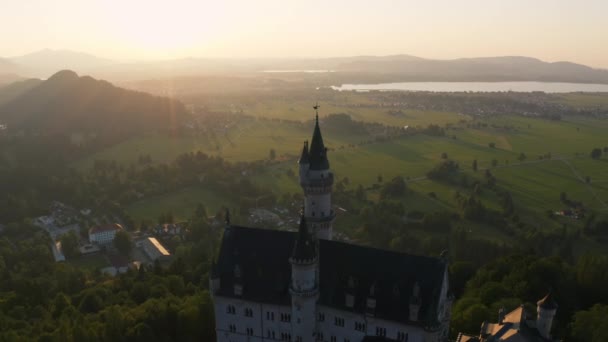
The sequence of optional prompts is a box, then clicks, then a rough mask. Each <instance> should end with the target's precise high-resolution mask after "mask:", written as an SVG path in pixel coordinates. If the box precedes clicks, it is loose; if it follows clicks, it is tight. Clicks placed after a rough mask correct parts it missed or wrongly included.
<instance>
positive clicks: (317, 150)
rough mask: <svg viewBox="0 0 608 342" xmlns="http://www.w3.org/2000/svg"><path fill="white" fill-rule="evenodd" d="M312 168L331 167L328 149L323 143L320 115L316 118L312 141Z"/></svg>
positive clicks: (310, 157)
mask: <svg viewBox="0 0 608 342" xmlns="http://www.w3.org/2000/svg"><path fill="white" fill-rule="evenodd" d="M308 154H309V160H310V169H311V170H327V169H329V160H327V149H326V148H325V144H323V137H322V136H321V128H319V115H317V116H316V118H315V130H314V132H313V133H312V141H311V142H310V151H309V152H308Z"/></svg>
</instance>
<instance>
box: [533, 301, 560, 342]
mask: <svg viewBox="0 0 608 342" xmlns="http://www.w3.org/2000/svg"><path fill="white" fill-rule="evenodd" d="M536 312H537V316H536V328H537V329H538V332H539V334H540V335H541V336H542V337H543V338H546V339H550V338H551V326H552V325H553V318H554V317H555V313H556V312H557V303H556V302H555V299H553V294H552V292H551V291H550V292H549V293H548V294H547V295H546V296H545V297H544V298H543V299H541V300H539V301H538V302H536Z"/></svg>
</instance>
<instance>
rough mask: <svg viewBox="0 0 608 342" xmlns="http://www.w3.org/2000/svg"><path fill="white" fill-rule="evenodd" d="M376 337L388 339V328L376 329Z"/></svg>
mask: <svg viewBox="0 0 608 342" xmlns="http://www.w3.org/2000/svg"><path fill="white" fill-rule="evenodd" d="M376 336H383V337H386V328H382V327H376Z"/></svg>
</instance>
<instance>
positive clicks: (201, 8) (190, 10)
mask: <svg viewBox="0 0 608 342" xmlns="http://www.w3.org/2000/svg"><path fill="white" fill-rule="evenodd" d="M103 6H104V7H103V10H104V11H105V12H106V13H107V14H110V16H111V17H112V27H111V31H112V35H113V36H114V40H115V42H119V44H120V46H121V49H124V50H131V52H133V53H135V54H137V55H142V54H143V55H145V56H147V57H149V58H152V59H156V58H172V57H176V56H184V55H186V56H187V55H188V54H189V52H191V51H194V50H197V51H200V50H201V49H205V47H206V46H209V45H211V44H212V43H213V42H214V41H216V40H218V39H221V38H222V36H223V34H224V33H225V32H226V29H225V28H224V27H223V26H225V25H226V23H227V19H228V18H226V15H225V14H226V13H227V11H226V10H227V8H226V7H225V6H221V5H219V4H215V3H214V2H204V1H201V2H192V3H189V4H188V6H183V4H182V6H176V5H175V4H172V3H171V2H154V1H139V0H138V1H120V2H114V1H108V2H105V3H103Z"/></svg>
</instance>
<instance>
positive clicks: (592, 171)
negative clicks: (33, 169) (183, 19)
mask: <svg viewBox="0 0 608 342" xmlns="http://www.w3.org/2000/svg"><path fill="white" fill-rule="evenodd" d="M587 97H588V96H587V95H572V96H564V97H563V98H560V101H586V102H585V103H592V104H593V103H596V102H598V103H603V102H601V101H604V99H605V97H600V98H599V99H598V98H596V97H590V98H587ZM301 102H302V103H300V102H298V101H295V102H291V101H289V102H288V101H280V100H276V101H270V102H267V103H257V102H254V103H251V104H246V105H244V112H245V113H246V114H249V115H253V116H258V117H265V118H273V119H276V120H266V119H263V120H262V119H256V120H246V121H243V122H238V121H237V122H234V123H233V124H232V125H231V126H230V127H229V128H227V129H225V130H221V131H215V132H214V133H213V134H211V135H205V136H185V137H167V136H163V135H160V134H153V135H146V136H142V137H137V138H133V139H131V140H129V141H126V142H123V143H121V144H119V145H116V146H113V147H111V148H108V149H106V150H103V151H101V152H99V153H96V154H94V155H91V156H89V157H87V158H86V159H83V160H80V161H78V162H77V163H76V166H78V167H90V166H91V165H92V163H93V162H94V161H95V160H96V159H104V160H116V161H118V162H120V163H124V164H129V163H134V162H135V161H136V160H137V158H138V157H139V156H140V155H143V154H145V155H150V156H151V158H152V160H153V162H156V163H159V162H166V161H170V160H173V159H174V158H175V157H177V156H178V155H179V154H182V153H186V152H196V151H202V152H204V153H207V154H211V155H218V156H221V157H223V158H224V159H226V160H228V161H234V162H236V161H253V160H267V159H268V158H269V151H270V149H274V150H275V151H276V156H277V158H276V161H275V162H274V163H271V164H269V166H268V167H266V168H265V169H264V170H263V171H262V172H261V173H257V174H254V175H253V176H251V177H252V178H253V180H254V182H255V183H257V184H258V185H260V186H262V187H264V188H266V189H268V190H269V191H273V192H275V193H276V194H283V193H297V192H299V191H300V188H299V185H298V183H297V181H296V180H295V178H293V177H289V176H288V175H287V172H288V170H289V169H291V170H292V171H297V166H296V164H295V160H296V159H297V157H298V155H299V153H300V150H301V147H302V142H303V141H304V140H309V139H310V137H311V134H312V129H313V122H312V120H311V119H312V112H313V111H312V110H311V109H310V108H309V107H310V103H309V102H306V103H305V102H304V101H301ZM357 103H358V104H363V105H364V104H365V102H364V100H361V99H360V98H357V97H350V96H345V97H342V98H341V102H340V103H335V104H332V103H327V104H323V106H322V110H321V113H322V114H324V113H325V114H331V113H346V114H349V115H350V116H351V118H352V119H353V120H358V121H365V122H380V123H383V124H387V125H393V126H399V127H403V126H406V125H407V126H410V127H416V126H417V127H426V126H427V125H429V124H439V125H441V126H444V125H446V124H450V126H449V128H448V129H447V130H446V136H442V137H437V136H428V135H424V134H420V133H419V134H415V135H408V136H402V137H398V138H395V139H392V140H389V141H383V142H372V143H369V141H372V140H374V139H373V137H371V136H362V135H360V134H355V133H351V132H349V131H348V130H340V129H337V128H333V129H329V128H327V127H325V128H324V127H323V120H324V118H323V116H322V117H321V129H322V131H323V134H324V140H325V143H326V145H327V146H328V148H329V149H330V152H329V158H330V163H331V167H332V169H333V170H334V172H335V174H336V176H337V177H338V178H339V179H341V178H343V177H348V178H349V180H350V185H349V186H350V187H352V188H354V187H356V186H358V185H359V184H361V185H363V186H364V187H366V188H370V187H372V186H373V185H374V184H375V183H378V176H382V178H383V180H384V181H388V180H390V179H391V178H393V177H395V176H397V175H400V176H403V177H404V178H406V179H407V180H408V186H409V188H410V189H411V190H412V191H411V192H410V194H409V195H408V196H406V197H405V198H404V199H403V202H404V205H405V206H406V208H408V210H420V211H435V210H441V209H450V210H456V209H457V203H456V201H455V199H454V194H455V192H456V191H460V192H462V193H465V194H466V193H467V192H468V191H470V189H459V188H458V187H455V186H450V185H446V184H442V183H438V182H434V181H430V180H428V179H426V178H425V176H426V173H427V172H428V171H429V170H430V169H431V168H432V167H433V166H434V165H436V164H437V163H439V162H440V161H441V158H442V154H443V153H445V154H447V156H448V158H450V159H452V160H455V161H457V162H458V163H459V165H460V169H461V171H462V172H465V173H466V174H467V175H469V176H470V177H471V178H479V179H482V178H483V177H482V176H483V172H484V171H483V170H484V169H486V168H488V169H491V172H492V173H493V174H494V175H495V176H496V178H497V179H498V184H499V186H500V187H502V188H503V189H508V190H509V191H510V192H511V193H512V196H513V200H514V203H515V206H516V208H517V211H518V213H520V215H521V216H522V217H523V220H524V221H528V222H530V223H533V224H534V225H536V226H538V227H539V228H546V229H554V228H558V227H559V226H561V224H562V222H560V221H556V220H551V219H549V218H548V217H547V211H555V210H559V209H563V208H562V206H563V204H562V203H561V202H560V199H559V196H560V193H561V192H566V193H567V194H568V197H569V198H571V199H574V200H577V201H582V202H583V203H584V204H585V206H586V207H588V208H589V209H590V210H593V211H595V212H598V213H600V214H608V207H607V205H606V203H608V173H607V172H606V170H608V158H606V157H603V158H602V159H600V160H592V159H591V158H590V157H589V153H590V151H591V149H592V148H594V147H601V148H603V147H604V146H608V137H607V136H606V135H605V132H607V131H608V120H602V119H591V118H587V117H566V118H563V119H562V120H561V121H550V120H545V119H539V118H532V117H523V116H497V117H489V118H476V119H475V120H473V119H472V118H471V117H469V116H463V115H459V114H456V113H449V112H423V111H405V112H404V113H403V114H402V115H399V116H392V115H389V114H387V111H386V110H385V109H379V108H369V107H357V106H352V105H353V104H357ZM285 120H292V121H285ZM478 124H479V125H478ZM490 143H493V145H494V147H490ZM522 153H523V154H524V155H525V159H523V160H520V155H521V154H522ZM549 156H550V157H549ZM473 160H477V162H478V168H479V169H480V170H479V171H478V172H477V173H475V172H473V170H472V163H473ZM586 177H589V178H590V182H589V183H586V181H585V178H586ZM431 192H432V193H434V194H435V196H436V197H434V198H431V197H430V196H429V193H431ZM369 196H370V197H372V198H373V196H374V191H370V192H369ZM480 198H481V200H482V201H483V202H484V205H486V206H487V207H489V208H495V209H498V208H500V205H499V199H498V198H496V196H495V195H493V194H491V193H489V192H488V193H482V194H481V195H480ZM199 202H202V203H204V204H205V205H206V206H207V208H208V210H209V211H210V212H211V210H213V211H215V210H217V209H219V208H220V207H221V206H222V205H233V200H232V201H231V199H230V197H229V196H226V195H224V194H216V193H212V192H209V191H206V190H204V189H198V188H196V189H182V190H179V191H177V192H175V193H171V194H168V195H165V196H159V197H152V198H146V199H144V200H141V201H139V202H135V203H134V204H132V205H131V206H130V207H129V208H128V211H129V213H130V214H131V215H132V216H133V218H134V219H136V220H138V219H143V218H147V219H156V218H157V217H158V215H159V213H162V212H166V211H172V212H173V213H174V215H175V216H176V217H177V218H179V219H186V218H187V217H188V215H189V214H190V213H191V212H192V211H193V210H194V208H195V207H196V205H197V204H198V203H199ZM572 224H575V223H574V222H573V223H572ZM475 227H476V228H475V229H476V230H478V231H479V230H484V229H485V230H484V232H485V235H488V236H489V237H493V238H500V239H507V240H508V237H505V236H501V234H500V233H499V232H495V231H493V228H492V227H485V228H483V226H479V225H476V226H475ZM471 229H473V228H471ZM481 235H482V236H483V235H484V234H481Z"/></svg>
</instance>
